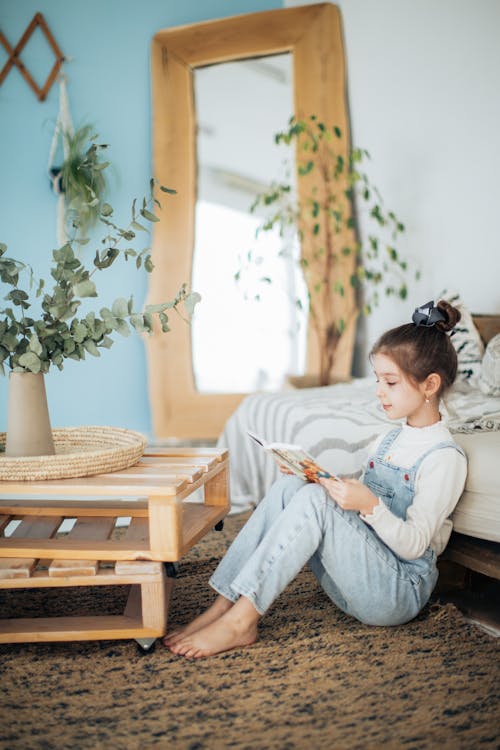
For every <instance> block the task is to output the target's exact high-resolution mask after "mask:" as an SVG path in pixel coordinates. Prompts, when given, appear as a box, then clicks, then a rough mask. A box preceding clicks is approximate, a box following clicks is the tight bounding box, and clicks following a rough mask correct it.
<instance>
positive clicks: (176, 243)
mask: <svg viewBox="0 0 500 750" xmlns="http://www.w3.org/2000/svg"><path fill="white" fill-rule="evenodd" d="M285 53H287V56H288V57H289V59H291V60H292V64H293V102H294V113H295V115H296V116H298V117H303V116H308V115H309V114H311V113H314V114H316V115H317V116H318V117H319V118H321V119H322V120H324V121H325V122H331V123H336V124H338V125H339V127H340V128H341V129H342V130H343V131H344V132H348V127H347V111H346V101H345V69H344V53H343V42H342V32H341V22H340V14H339V11H338V8H337V7H336V6H334V5H332V4H330V3H321V4H318V5H306V6H301V7H295V8H283V9H280V10H274V11H267V12H263V13H252V14H248V15H240V16H235V17H232V18H225V19H222V20H220V21H208V22H204V23H199V24H194V25H192V26H182V27H178V28H171V29H165V30H162V31H159V32H158V33H157V34H156V35H155V36H154V38H153V42H152V51H151V55H152V59H151V70H152V96H153V161H154V175H155V177H156V178H157V179H158V180H159V181H160V182H161V184H163V185H166V186H168V187H172V188H175V189H176V190H177V195H176V196H174V197H173V198H171V199H169V200H166V201H164V206H163V210H162V212H161V221H159V222H157V223H156V224H155V227H154V237H153V262H154V265H155V271H154V273H153V274H152V275H151V281H150V287H149V291H148V299H147V302H148V303H151V304H153V303H155V302H158V301H159V300H161V299H164V298H165V294H166V293H168V292H169V291H172V290H174V291H175V290H176V289H177V288H178V287H179V285H180V284H181V283H182V282H183V281H191V280H192V282H193V288H194V289H196V290H197V291H200V289H198V286H197V285H196V280H197V279H196V273H197V272H196V268H195V269H194V275H193V256H194V255H196V254H197V252H196V236H197V235H199V237H202V234H201V231H200V229H198V230H196V229H195V225H196V223H197V219H200V220H201V219H202V216H201V204H202V199H203V195H204V194H205V193H204V191H205V189H206V188H207V185H208V180H207V179H206V175H205V174H204V169H203V153H202V152H203V147H202V141H200V151H199V154H200V156H201V157H202V167H201V169H200V168H199V164H198V143H197V130H198V128H199V129H200V130H201V132H202V133H203V119H202V117H200V113H199V111H198V109H197V107H198V100H199V99H200V96H201V95H200V94H199V93H198V95H197V96H196V95H195V90H196V88H197V86H198V84H197V83H196V78H197V76H198V73H199V74H200V80H201V77H202V76H203V75H204V73H205V72H206V71H209V70H210V68H208V67H207V66H211V67H217V66H219V65H220V64H222V63H229V62H233V61H246V62H247V64H250V65H253V66H255V65H267V64H269V63H270V58H269V57H268V56H274V55H282V54H285ZM263 58H265V59H263ZM229 103H230V102H229ZM226 104H227V101H226ZM221 106H222V105H221ZM267 109H270V108H269V107H267ZM273 109H274V108H273ZM268 114H269V113H268V112H267V111H266V112H261V120H262V122H263V124H264V125H265V126H266V127H268V128H269V129H268V139H269V141H270V142H272V134H273V133H274V132H276V131H277V130H280V129H282V128H283V127H284V126H285V124H286V121H285V123H283V122H281V121H280V122H279V123H278V125H277V126H276V123H275V121H271V120H269V121H268V120H267V116H268ZM266 122H267V123H268V125H266ZM241 127H242V129H241V132H240V138H239V140H240V148H241V150H242V151H245V149H247V143H248V139H249V133H248V130H245V129H244V128H243V126H241ZM235 164H236V161H235V160H233V159H232V158H231V162H230V164H229V166H230V169H229V170H228V171H229V172H234V171H235ZM257 178H258V176H257ZM257 181H258V179H257ZM299 189H300V188H299ZM198 198H200V200H197V199H198ZM205 247H210V244H209V243H208V242H207V243H206V245H205ZM208 252H210V250H208ZM207 257H209V256H207ZM205 260H207V259H205ZM210 262H211V263H212V265H214V266H215V269H216V271H221V270H222V269H221V268H220V266H218V260H217V259H214V258H212V259H211V261H210ZM201 275H202V273H201V272H200V276H199V277H200V278H201ZM201 291H203V290H201ZM203 315H204V313H203V302H202V303H200V305H198V308H197V316H198V318H199V319H200V320H199V321H196V322H195V323H194V324H193V325H192V326H187V325H183V324H182V322H181V321H176V325H175V326H173V327H172V331H171V332H170V333H169V334H168V336H162V335H161V334H154V335H153V336H152V337H150V338H149V339H148V341H147V352H148V375H149V393H150V401H151V409H152V417H153V429H154V433H155V436H156V437H158V438H178V439H186V438H189V439H195V438H197V439H206V438H210V439H213V438H216V437H217V436H218V435H219V434H220V432H221V431H222V429H223V426H224V423H225V421H226V419H227V418H228V417H229V416H230V414H231V413H232V412H233V411H234V410H235V408H236V407H237V406H238V404H239V403H240V402H241V400H242V398H243V397H244V396H245V395H246V392H247V389H250V388H251V389H253V388H254V387H258V386H259V380H258V377H259V376H258V372H259V365H258V363H257V368H256V372H257V380H256V379H255V372H254V375H253V376H252V377H253V380H251V381H250V382H249V381H247V382H241V384H238V386H237V389H238V390H239V389H240V388H241V389H242V392H239V393H237V392H234V391H235V390H236V389H235V387H234V386H233V385H232V380H231V379H229V382H228V380H225V381H224V382H223V378H222V376H220V380H221V384H220V385H219V386H218V387H217V389H216V387H215V385H213V380H217V379H218V378H217V376H216V375H215V376H214V378H212V384H208V385H207V384H203V383H202V377H203V372H202V371H203V370H204V365H203V363H201V364H200V365H199V366H198V368H197V369H198V373H197V374H195V372H194V369H193V354H192V353H193V339H194V340H195V343H196V340H198V342H199V341H201V344H202V346H204V347H205V352H206V353H205V355H204V356H206V357H208V358H211V359H212V361H213V364H216V365H218V366H219V371H220V372H223V371H224V370H225V369H226V370H227V361H228V360H227V359H225V357H226V355H227V352H229V353H230V354H231V353H232V352H231V346H232V344H231V341H229V340H228V337H227V334H226V332H225V331H224V330H223V327H222V326H221V325H219V324H217V323H216V322H215V323H213V324H212V325H211V326H209V327H208V328H207V329H206V330H204V329H203V322H202V320H201V319H202V317H203ZM207 315H208V313H207ZM230 316H231V309H230V308H228V309H227V310H226V314H225V318H226V320H227V319H228V318H229V317H230ZM285 317H286V316H285ZM265 320H267V324H269V315H267V318H265ZM285 325H288V323H285ZM265 337H266V338H267V337H268V332H267V330H266V331H265ZM343 338H344V340H345V347H346V348H345V352H344V356H345V362H346V368H347V371H350V362H351V356H352V345H353V339H354V330H353V332H352V336H351V337H349V336H344V337H343ZM261 339H262V336H261ZM196 346H198V344H196ZM223 354H224V356H223ZM196 356H197V355H196ZM264 356H265V354H264ZM298 356H299V357H300V353H299V354H298ZM230 359H231V357H229V361H230ZM317 360H318V352H317V351H315V350H314V346H313V345H312V342H311V341H310V340H309V339H308V348H307V365H308V368H312V369H314V365H315V362H317ZM221 363H222V366H220V365H221ZM299 365H300V363H299ZM286 366H287V367H288V364H287V365H286ZM254 371H255V368H254ZM216 372H217V371H216ZM267 377H269V378H270V377H271V376H270V375H266V374H265V373H264V374H263V376H262V378H261V380H265V378H267Z"/></svg>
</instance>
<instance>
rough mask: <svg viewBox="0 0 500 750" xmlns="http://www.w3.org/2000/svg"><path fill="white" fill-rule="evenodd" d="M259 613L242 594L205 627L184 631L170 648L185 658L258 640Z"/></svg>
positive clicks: (192, 657)
mask: <svg viewBox="0 0 500 750" xmlns="http://www.w3.org/2000/svg"><path fill="white" fill-rule="evenodd" d="M258 620H259V614H258V612H257V610H256V609H255V608H254V607H253V605H252V604H251V602H250V601H249V600H248V599H245V597H241V598H240V599H238V601H237V603H236V604H235V605H234V606H233V607H231V609H228V610H227V612H225V614H223V615H221V616H220V617H219V618H218V619H216V620H214V621H212V622H211V623H210V624H207V625H206V626H205V627H203V628H201V629H200V630H197V631H196V632H191V633H189V634H185V635H184V636H182V637H180V638H178V639H177V640H176V642H175V643H172V644H169V648H170V651H171V652H172V653H173V654H177V655H178V656H186V657H187V658H188V659H199V658H201V657H204V656H213V655H214V654H220V653H221V652H222V651H229V650H230V649H233V648H238V647H242V646H250V645H251V644H252V643H255V641H256V640H257V622H258Z"/></svg>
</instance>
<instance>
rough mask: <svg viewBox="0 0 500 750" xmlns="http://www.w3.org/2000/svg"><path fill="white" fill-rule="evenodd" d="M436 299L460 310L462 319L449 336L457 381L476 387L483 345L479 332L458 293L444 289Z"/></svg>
mask: <svg viewBox="0 0 500 750" xmlns="http://www.w3.org/2000/svg"><path fill="white" fill-rule="evenodd" d="M437 299H438V300H440V299H444V300H446V302H449V303H450V305H453V306H454V307H457V308H458V309H459V310H460V313H461V315H462V317H461V319H460V322H459V323H458V325H457V326H456V328H455V329H454V331H453V334H452V336H451V341H452V344H453V346H454V347H455V351H456V352H457V359H458V370H457V381H458V382H460V381H462V382H466V383H469V385H471V386H473V387H477V386H478V385H479V376H480V374H481V363H482V359H483V354H484V344H483V342H482V340H481V336H480V335H479V331H478V330H477V328H476V326H475V325H474V321H473V320H472V315H471V314H470V312H469V310H468V309H467V307H466V306H465V305H464V303H463V301H462V299H461V297H460V295H459V294H458V292H455V291H450V290H448V289H446V290H445V291H444V292H442V294H440V295H439V297H438V298H437Z"/></svg>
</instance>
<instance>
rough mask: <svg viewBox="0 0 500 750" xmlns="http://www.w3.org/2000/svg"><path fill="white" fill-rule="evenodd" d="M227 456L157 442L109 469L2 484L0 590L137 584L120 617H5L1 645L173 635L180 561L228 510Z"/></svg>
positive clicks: (145, 641)
mask: <svg viewBox="0 0 500 750" xmlns="http://www.w3.org/2000/svg"><path fill="white" fill-rule="evenodd" d="M228 463H229V462H228V455H227V452H226V451H218V450H216V449H211V448H168V449H162V448H150V449H147V450H146V452H145V453H144V455H143V457H142V458H141V459H140V461H139V462H138V463H137V464H136V465H135V466H133V467H131V468H129V469H126V470H123V471H119V472H114V473H110V474H101V475H98V476H91V477H84V478H82V479H60V480H48V481H43V482H10V481H0V533H1V536H0V589H14V588H16V589H17V588H39V587H61V589H62V588H66V587H74V586H105V585H106V586H109V585H130V584H131V589H130V594H129V597H128V601H127V604H126V607H125V611H124V612H123V614H121V615H96V616H91V617H84V616H75V617H49V618H47V617H36V618H13V619H3V620H0V643H14V642H30V641H72V640H92V639H108V638H134V639H136V640H137V641H138V643H139V644H140V646H141V648H142V649H144V650H148V649H150V647H151V645H152V644H154V642H155V640H156V638H158V637H160V636H162V635H163V634H164V633H165V632H166V628H167V618H168V609H169V601H170V594H171V589H172V585H173V581H174V578H173V577H172V576H173V574H174V573H175V565H174V564H175V563H177V562H178V561H179V560H180V559H181V558H182V556H183V555H184V554H185V553H186V552H187V551H188V550H189V549H190V548H191V547H192V546H193V545H194V544H196V542H198V541H199V540H200V539H201V538H202V537H203V536H204V535H205V534H206V533H207V532H208V531H209V530H211V529H213V528H214V527H221V525H222V520H223V518H224V517H225V515H226V514H227V512H228V510H229V499H228V498H229V493H228ZM196 491H198V492H196ZM194 493H196V494H194ZM68 519H75V522H74V525H73V527H72V528H71V530H70V531H69V532H68V533H58V529H59V528H60V526H61V524H62V522H63V521H65V520H66V521H67V520H68ZM119 519H120V520H119ZM12 521H17V522H18V524H17V528H15V530H14V531H12V528H13V527H14V526H15V525H16V524H13V523H11V522H12ZM70 525H71V524H66V526H70ZM6 533H7V535H6ZM169 573H170V575H169Z"/></svg>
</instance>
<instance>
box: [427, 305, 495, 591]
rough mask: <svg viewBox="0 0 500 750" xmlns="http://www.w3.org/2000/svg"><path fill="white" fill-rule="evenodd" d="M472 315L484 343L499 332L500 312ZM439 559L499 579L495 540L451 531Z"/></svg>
mask: <svg viewBox="0 0 500 750" xmlns="http://www.w3.org/2000/svg"><path fill="white" fill-rule="evenodd" d="M472 317H473V320H474V325H475V326H476V328H477V329H478V331H479V333H480V334H481V338H482V339H483V342H484V343H485V344H487V343H488V341H489V340H490V339H492V338H493V336H496V334H497V333H500V314H498V315H473V316H472ZM441 559H442V560H445V561H450V562H453V563H457V564H458V565H461V566H462V567H464V568H467V569H468V570H473V571H474V572H476V573H482V574H483V575H486V576H489V577H490V578H496V579H497V580H500V544H498V543H497V542H490V541H487V540H486V539H477V538H476V537H472V536H467V535H466V534H458V533H457V532H452V535H451V538H450V541H449V543H448V546H447V547H446V550H445V551H444V553H443V555H442V556H441Z"/></svg>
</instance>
